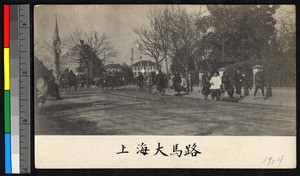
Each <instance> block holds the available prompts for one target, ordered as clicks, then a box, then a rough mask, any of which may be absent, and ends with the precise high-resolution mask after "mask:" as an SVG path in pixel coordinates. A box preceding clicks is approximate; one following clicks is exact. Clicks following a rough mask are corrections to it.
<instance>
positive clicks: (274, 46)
mask: <svg viewBox="0 0 300 176" xmlns="http://www.w3.org/2000/svg"><path fill="white" fill-rule="evenodd" d="M198 7H199V8H198V9H197V10H195V11H193V12H191V11H189V10H188V8H185V7H183V6H180V5H172V6H164V7H161V6H160V7H159V6H157V7H153V8H151V9H150V10H149V13H148V19H149V24H148V25H147V26H140V27H137V28H134V29H133V31H134V32H135V33H136V34H137V35H138V38H139V39H138V40H137V41H136V43H137V45H138V49H139V50H140V52H141V53H142V54H144V55H148V56H150V57H151V58H153V59H154V60H155V62H156V64H157V66H160V65H161V64H162V62H163V61H164V60H165V61H167V59H169V60H170V61H171V67H170V69H171V72H172V73H174V72H175V71H179V72H180V73H182V74H184V75H185V76H186V77H187V76H188V74H189V73H191V72H193V71H194V70H210V71H216V70H217V69H218V68H221V67H226V68H227V69H229V70H231V71H233V70H234V69H236V68H239V69H241V70H244V72H246V73H247V74H251V73H252V71H251V66H253V65H256V64H261V65H263V66H264V68H265V70H266V73H268V76H269V78H270V80H271V79H272V78H271V75H272V74H273V73H274V72H275V71H276V70H281V69H286V70H292V71H294V72H295V70H296V69H295V66H294V64H295V57H296V56H295V51H296V48H295V46H296V45H295V41H296V37H295V22H293V19H291V18H289V19H288V20H287V19H286V16H293V15H294V16H295V12H293V11H289V10H286V11H285V15H281V16H279V17H278V18H277V19H275V17H274V15H275V14H276V12H277V11H278V10H280V6H279V5H206V6H203V5H201V6H198ZM283 14H284V13H283ZM286 21H289V22H286ZM283 63H285V64H283ZM187 84H189V83H188V82H187Z"/></svg>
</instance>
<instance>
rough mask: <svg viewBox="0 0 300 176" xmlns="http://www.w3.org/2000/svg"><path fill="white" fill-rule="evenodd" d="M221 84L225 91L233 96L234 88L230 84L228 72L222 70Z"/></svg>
mask: <svg viewBox="0 0 300 176" xmlns="http://www.w3.org/2000/svg"><path fill="white" fill-rule="evenodd" d="M222 84H223V88H224V90H225V91H227V93H228V95H229V97H230V98H233V93H234V88H233V86H232V85H231V84H230V80H229V77H228V73H227V72H224V73H223V76H222Z"/></svg>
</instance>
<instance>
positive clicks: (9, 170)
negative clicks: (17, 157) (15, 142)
mask: <svg viewBox="0 0 300 176" xmlns="http://www.w3.org/2000/svg"><path fill="white" fill-rule="evenodd" d="M4 143H5V173H6V174H11V173H12V167H11V135H10V134H8V133H5V141H4Z"/></svg>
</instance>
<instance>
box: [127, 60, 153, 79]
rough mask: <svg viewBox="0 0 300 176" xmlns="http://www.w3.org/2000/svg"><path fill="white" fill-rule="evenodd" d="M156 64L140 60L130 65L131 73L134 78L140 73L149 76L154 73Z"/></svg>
mask: <svg viewBox="0 0 300 176" xmlns="http://www.w3.org/2000/svg"><path fill="white" fill-rule="evenodd" d="M156 70H157V68H156V64H155V62H152V61H150V60H142V61H138V62H136V63H134V64H133V65H132V71H133V75H134V77H137V76H138V75H139V74H140V73H142V74H144V75H149V74H150V73H151V72H156Z"/></svg>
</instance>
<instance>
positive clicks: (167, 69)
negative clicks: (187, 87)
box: [165, 57, 170, 92]
mask: <svg viewBox="0 0 300 176" xmlns="http://www.w3.org/2000/svg"><path fill="white" fill-rule="evenodd" d="M165 61H166V71H167V89H168V92H170V85H169V80H170V75H169V68H168V59H167V57H166V58H165Z"/></svg>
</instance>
